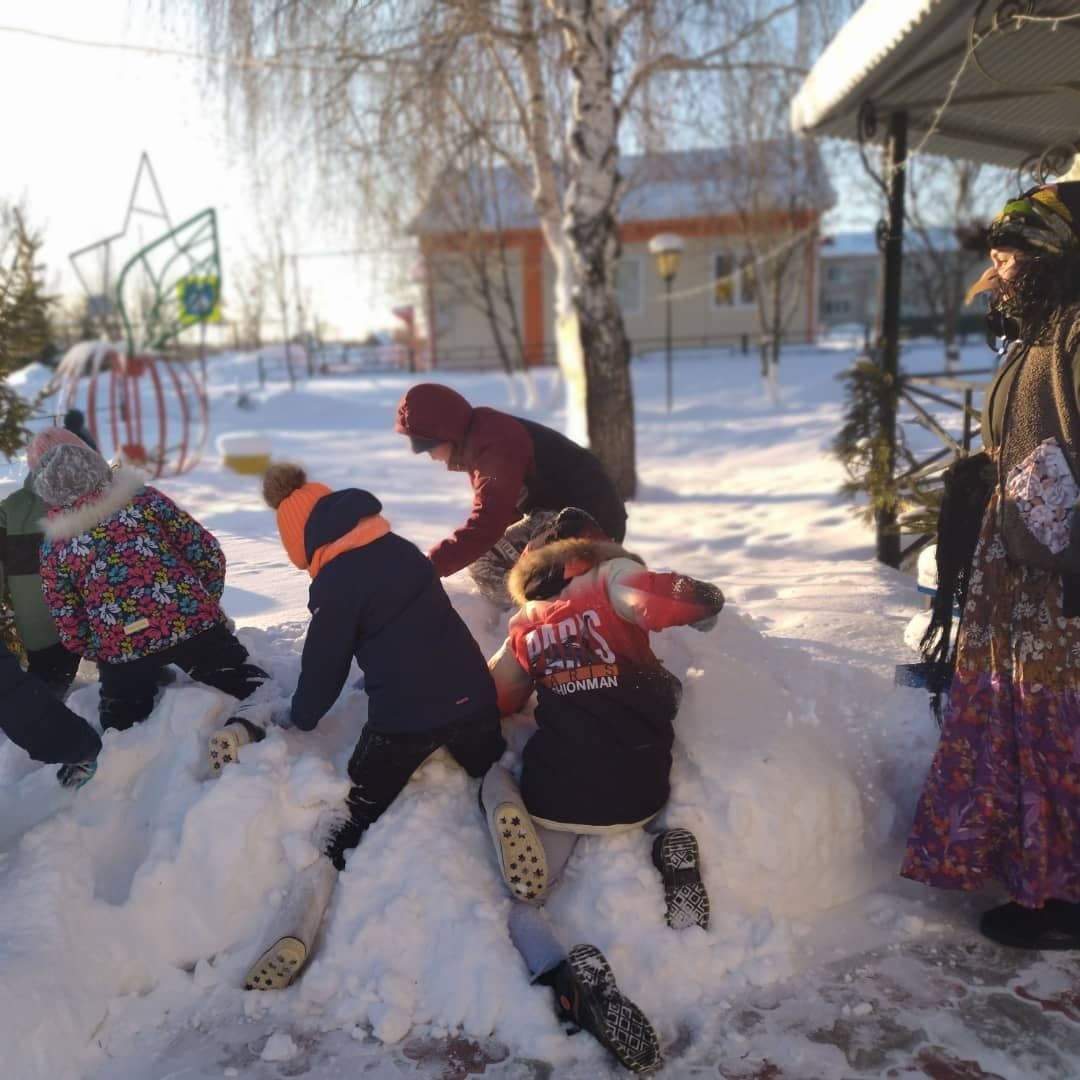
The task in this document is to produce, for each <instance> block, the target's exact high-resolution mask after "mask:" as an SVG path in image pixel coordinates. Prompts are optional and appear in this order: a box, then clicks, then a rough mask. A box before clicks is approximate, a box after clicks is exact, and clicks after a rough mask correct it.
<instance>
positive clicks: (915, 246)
mask: <svg viewBox="0 0 1080 1080" xmlns="http://www.w3.org/2000/svg"><path fill="white" fill-rule="evenodd" d="M926 240H927V241H929V245H928V244H927V243H926V242H924V240H923V236H922V234H921V233H919V232H917V231H916V230H914V229H909V230H907V233H906V236H905V238H904V254H905V255H910V254H913V253H918V252H919V251H925V250H927V247H928V246H929V247H930V248H932V249H933V250H934V251H956V250H958V249H959V247H960V243H959V241H958V240H957V238H956V230H955V229H948V228H944V227H941V226H936V225H935V226H932V227H930V228H928V229H927V230H926ZM820 251H821V258H822V259H843V258H849V257H852V256H859V255H872V256H873V257H874V258H881V249H880V248H879V247H878V242H877V234H876V233H874V232H873V231H872V230H869V229H868V230H865V231H863V232H837V233H827V234H826V235H825V236H823V237H822V239H821V248H820Z"/></svg>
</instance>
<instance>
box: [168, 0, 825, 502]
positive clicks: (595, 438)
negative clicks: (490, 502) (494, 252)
mask: <svg viewBox="0 0 1080 1080" xmlns="http://www.w3.org/2000/svg"><path fill="white" fill-rule="evenodd" d="M164 2H165V4H166V6H173V7H176V6H179V5H180V4H181V3H182V2H183V0H164ZM192 2H193V3H195V4H197V5H198V7H199V8H200V11H201V17H200V19H199V25H200V27H201V29H202V31H203V33H204V35H205V39H206V43H207V45H208V46H209V48H210V50H211V51H212V52H214V53H218V54H224V55H225V56H226V57H227V58H228V59H229V61H230V63H228V64H227V65H226V66H225V67H224V71H225V77H226V81H227V84H228V85H229V86H230V87H232V88H234V89H237V90H239V91H241V92H242V94H243V97H244V100H245V101H246V103H247V105H248V108H249V117H250V118H251V119H252V120H253V122H254V123H256V124H259V123H261V124H262V125H263V130H264V131H268V130H270V129H271V128H272V127H273V122H274V121H278V122H280V124H281V126H280V127H279V129H278V134H279V135H281V134H285V135H287V136H288V137H290V138H293V139H298V138H299V137H301V136H303V137H306V138H307V139H308V140H309V143H310V146H311V147H312V148H313V149H314V151H315V152H316V153H317V154H318V155H319V157H320V160H321V162H322V164H323V166H324V169H325V167H327V166H332V167H334V168H331V169H330V170H329V171H328V172H326V175H335V176H337V177H340V178H341V179H342V181H343V183H342V184H340V185H339V187H340V190H341V192H342V193H345V192H347V193H348V198H349V199H350V200H353V201H355V200H363V201H364V203H365V208H366V210H367V211H368V212H371V211H372V210H374V209H375V208H376V207H382V208H384V209H385V208H387V207H388V206H389V205H391V204H395V205H396V206H397V208H398V212H400V211H401V209H402V204H403V203H404V204H410V205H411V207H412V208H415V207H416V206H417V205H418V204H419V202H420V200H421V198H422V195H423V194H424V193H426V190H427V189H428V188H429V187H430V185H431V183H433V182H434V181H435V180H436V179H437V177H438V176H439V175H440V173H441V172H442V170H443V169H444V168H445V167H446V166H447V165H448V164H450V162H447V161H446V160H437V159H436V156H435V155H432V154H431V152H430V151H431V146H432V140H431V137H430V136H431V133H432V132H437V133H438V135H439V141H440V142H441V143H443V144H444V145H452V144H453V143H454V141H455V138H454V136H457V137H459V138H461V139H463V140H473V139H482V140H484V141H485V142H486V143H487V144H488V145H489V146H490V148H491V151H492V152H493V153H494V154H496V155H497V156H498V157H499V158H500V159H501V160H502V161H504V162H505V163H506V165H507V166H508V167H509V168H510V169H511V170H512V171H513V172H514V174H515V175H516V176H517V178H518V179H519V181H520V182H521V184H522V185H523V187H524V189H525V190H527V191H529V193H530V195H531V198H532V203H533V208H534V210H535V213H536V217H537V220H538V222H539V225H540V229H541V231H542V233H543V237H544V240H545V243H546V246H547V250H548V252H549V254H550V257H551V259H552V261H553V263H554V266H555V282H556V285H555V307H556V316H557V319H558V320H559V323H560V333H559V342H558V343H559V359H560V365H561V367H562V368H563V371H564V374H565V375H566V376H567V384H568V387H569V388H570V390H571V391H573V390H574V388H577V391H576V393H572V394H571V399H570V400H569V401H568V411H569V412H570V413H571V414H573V413H574V412H575V411H577V409H578V408H579V407H580V406H582V405H583V406H584V408H583V410H582V411H583V412H584V417H585V423H584V427H585V431H584V433H583V434H585V435H587V438H588V441H589V443H590V445H591V446H592V448H593V450H594V451H595V452H596V453H597V455H598V456H599V457H600V459H601V460H602V461H603V462H604V464H605V465H606V466H607V468H608V470H609V471H610V472H611V475H612V477H613V479H614V480H615V482H616V484H617V485H618V487H619V489H620V491H621V492H622V493H623V494H624V495H625V496H631V495H633V493H634V490H635V485H636V476H635V446H634V421H633V396H632V391H631V383H630V369H629V345H628V341H627V337H626V332H625V328H624V326H623V320H622V315H621V313H620V311H619V306H618V302H617V298H616V290H615V268H616V262H617V259H618V254H619V237H618V207H619V202H620V194H621V190H622V177H621V176H620V174H619V134H620V123H621V121H622V118H623V117H624V116H626V115H627V114H628V113H629V112H631V111H634V110H639V111H640V114H641V116H642V117H643V118H644V119H643V120H642V124H643V126H644V127H650V126H651V127H652V129H653V130H659V128H660V127H661V126H662V124H663V120H662V115H661V114H662V113H663V112H664V111H665V110H667V111H668V112H670V113H674V112H677V110H678V107H679V106H680V104H682V103H680V102H676V101H673V100H671V99H670V98H668V96H667V95H666V94H664V93H662V92H654V90H655V87H654V83H655V81H656V80H667V79H670V78H671V77H673V76H674V75H676V74H678V73H680V72H690V71H696V72H701V73H705V74H707V73H709V72H711V71H716V70H724V69H727V68H728V67H730V65H731V64H732V63H733V62H741V61H740V60H738V58H737V55H736V54H737V53H738V50H739V47H740V46H741V45H743V44H744V43H745V42H747V41H749V40H752V39H753V38H754V37H755V36H756V35H757V34H759V33H760V32H761V31H762V30H763V29H764V28H766V27H768V26H770V25H771V24H773V23H774V22H776V21H778V20H781V19H783V18H784V17H785V16H787V15H789V14H791V13H793V12H794V11H796V9H798V8H799V7H800V6H801V4H802V3H804V2H809V0H774V2H773V4H772V5H771V6H766V5H761V8H760V10H754V11H749V13H748V5H747V4H746V3H744V2H743V0H623V2H622V3H612V2H609V0H504V2H497V0H488V2H485V0H367V2H365V3H357V2H347V0H232V2H231V3H229V4H227V5H222V4H220V3H219V2H218V0H188V3H192ZM721 14H723V16H724V18H722V19H721V18H719V17H718V16H719V15H721ZM755 62H756V63H767V62H769V61H768V60H765V61H762V60H758V61H755ZM567 99H569V109H568V110H566V111H564V110H563V109H562V108H561V107H560V104H561V103H562V102H564V101H566V100H567ZM659 103H663V108H661V107H660V104H659ZM286 125H287V126H286ZM406 216H407V215H406ZM569 426H570V429H571V433H572V434H576V435H580V434H582V433H581V432H578V431H575V427H577V426H579V425H576V424H575V423H574V422H573V420H571V423H570V425H569Z"/></svg>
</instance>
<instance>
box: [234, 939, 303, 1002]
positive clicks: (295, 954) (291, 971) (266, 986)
mask: <svg viewBox="0 0 1080 1080" xmlns="http://www.w3.org/2000/svg"><path fill="white" fill-rule="evenodd" d="M307 954H308V951H307V946H306V945H305V944H304V943H303V942H302V941H301V940H300V939H299V938H295V937H284V938H281V939H280V940H279V941H275V942H274V944H273V945H271V946H270V948H269V949H267V950H266V952H264V953H263V954H262V956H260V957H259V959H258V960H256V961H255V963H254V964H253V965H252V966H251V968H250V969H249V971H248V973H247V977H246V978H245V979H244V987H245V988H246V989H248V990H284V989H285V987H287V986H288V985H289V984H290V983H291V982H292V981H293V979H295V978H296V976H297V975H299V974H300V972H301V970H302V969H303V967H304V961H305V960H307Z"/></svg>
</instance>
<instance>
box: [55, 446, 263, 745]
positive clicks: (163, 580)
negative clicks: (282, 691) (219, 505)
mask: <svg viewBox="0 0 1080 1080" xmlns="http://www.w3.org/2000/svg"><path fill="white" fill-rule="evenodd" d="M34 490H35V491H36V492H37V494H38V495H40V496H41V500H42V502H43V503H44V504H45V506H46V507H47V508H48V518H47V520H46V522H45V541H44V543H43V544H42V547H41V586H42V591H43V592H44V595H45V601H46V603H47V605H48V608H49V614H50V615H51V616H52V619H53V622H55V624H56V629H57V633H58V634H59V635H60V640H61V642H62V643H63V644H64V647H65V648H67V649H68V650H69V651H70V652H73V653H76V654H78V655H80V656H85V657H86V658H87V659H89V660H96V661H97V664H98V672H99V675H100V677H101V706H100V710H101V712H100V715H101V726H102V728H103V729H105V728H117V729H119V730H124V729H126V728H129V727H131V725H132V724H137V723H139V722H140V721H142V720H145V719H146V718H147V717H148V716H149V715H150V713H151V711H152V710H153V707H154V698H155V695H156V694H157V690H158V686H159V684H160V682H161V675H162V669H163V668H164V667H165V666H166V665H168V664H176V665H177V666H178V667H180V668H182V669H183V670H184V671H186V672H187V673H188V674H189V675H190V676H191V677H192V678H193V679H195V680H196V681H198V682H202V683H206V684H208V685H209V686H213V687H216V688H217V689H218V690H222V691H224V692H225V693H226V694H231V695H232V696H233V697H235V698H239V699H241V700H243V699H245V698H248V697H250V696H251V695H252V694H253V693H254V692H255V690H256V689H257V688H258V687H259V685H260V684H261V683H262V682H263V681H264V680H265V679H266V678H267V674H266V672H265V671H263V670H262V669H261V668H258V667H256V666H255V665H254V664H252V663H250V662H249V661H248V654H247V650H246V649H245V648H244V646H243V645H241V644H240V642H239V641H237V639H236V636H235V635H234V634H233V633H232V631H231V630H229V629H228V626H227V625H226V619H225V615H224V613H223V612H222V610H221V604H220V603H219V601H220V599H221V591H222V589H223V587H224V585H225V556H224V555H223V554H222V551H221V546H220V545H219V544H218V542H217V540H216V539H214V537H213V536H212V535H211V534H210V533H209V532H207V531H206V529H204V528H203V527H202V526H201V525H200V524H199V523H198V522H197V521H195V519H194V518H192V517H191V516H189V515H188V514H186V513H185V512H184V511H183V510H181V509H180V508H179V507H178V506H177V505H176V504H175V503H174V502H173V501H172V500H171V499H170V498H168V496H166V495H163V494H162V493H161V492H160V491H158V490H156V489H155V488H152V487H150V486H148V485H147V484H145V483H144V480H143V476H142V474H141V473H139V472H137V471H135V470H134V469H129V468H121V469H118V470H116V471H115V472H114V471H112V470H110V468H109V466H108V464H107V463H106V461H105V459H104V458H103V457H102V456H101V455H100V454H99V453H97V451H95V450H91V449H90V448H89V447H88V446H80V445H70V444H67V443H63V444H60V445H57V446H54V447H53V448H52V449H51V450H48V451H47V452H46V453H45V454H44V455H43V456H42V458H41V460H40V461H39V462H38V466H37V468H36V470H35V471H34Z"/></svg>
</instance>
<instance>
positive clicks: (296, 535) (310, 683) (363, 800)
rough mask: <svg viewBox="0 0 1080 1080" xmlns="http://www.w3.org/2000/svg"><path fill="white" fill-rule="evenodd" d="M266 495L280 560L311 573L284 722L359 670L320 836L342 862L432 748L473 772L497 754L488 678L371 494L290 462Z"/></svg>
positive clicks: (312, 708)
mask: <svg viewBox="0 0 1080 1080" xmlns="http://www.w3.org/2000/svg"><path fill="white" fill-rule="evenodd" d="M263 495H264V497H265V499H266V502H267V504H268V505H269V506H270V507H271V508H272V509H274V510H276V511H277V523H278V530H279V532H280V534H281V539H282V542H283V544H284V546H285V551H286V553H287V554H288V556H289V559H290V560H291V561H292V563H293V564H294V565H295V566H297V567H299V568H300V569H304V570H307V571H308V573H309V574H310V575H311V590H310V594H309V601H308V607H309V609H310V611H311V624H310V626H309V628H308V633H307V638H306V640H305V642H304V652H303V657H302V660H301V670H300V679H299V682H298V683H297V686H296V692H295V693H294V694H293V699H292V709H291V721H292V724H293V725H294V726H295V727H298V728H300V729H301V730H304V731H310V730H311V729H312V728H314V727H315V725H316V724H318V722H319V720H320V719H321V718H322V717H323V716H324V715H325V714H326V712H327V711H328V710H329V709H330V707H331V706H332V705H333V704H334V702H335V701H336V700H337V697H338V695H339V694H340V693H341V690H342V688H343V687H344V685H345V681H346V679H347V678H348V675H349V668H350V665H351V663H352V660H353V659H354V658H355V660H356V662H357V664H359V666H360V668H361V669H362V670H363V672H364V689H365V690H366V692H367V696H368V718H367V723H366V724H365V726H364V729H363V731H362V732H361V735H360V741H359V742H358V743H357V745H356V749H355V750H354V751H353V755H352V758H351V759H350V761H349V779H350V780H351V781H352V787H351V788H350V790H349V794H348V796H347V798H346V810H347V814H346V815H345V816H344V817H341V818H339V820H338V821H337V822H335V823H334V825H333V827H332V828H331V829H330V830H329V831H328V835H327V836H326V837H325V838H324V839H325V845H324V852H325V854H326V855H327V857H328V858H329V859H330V860H331V862H333V864H334V865H335V866H336V867H337V868H338V869H339V870H340V869H343V868H344V865H345V852H346V851H348V850H350V849H351V848H354V847H355V846H356V845H357V844H358V843H359V841H360V837H361V836H362V835H363V833H364V831H365V830H366V829H367V828H368V827H369V826H370V825H371V824H372V823H373V822H374V821H375V820H376V819H377V818H378V817H379V815H380V814H382V813H383V811H385V810H386V809H387V807H389V806H390V804H391V803H392V802H393V801H394V799H395V798H396V797H397V795H398V793H399V792H400V791H401V789H402V788H403V787H404V786H405V785H406V783H408V780H409V777H410V776H411V775H412V774H413V772H414V771H415V770H416V769H417V768H418V767H419V766H420V765H421V764H423V762H424V760H425V759H426V758H427V757H429V756H430V755H431V754H432V753H433V752H434V751H435V750H437V749H438V748H439V747H440V746H445V747H446V748H447V749H448V750H449V751H450V753H451V754H452V755H453V757H454V758H455V759H456V760H457V761H458V762H459V763H460V764H461V765H462V766H463V767H464V768H465V770H466V771H467V772H468V773H469V775H470V776H474V777H481V776H483V775H484V773H485V772H486V771H487V769H488V768H489V767H490V766H491V765H492V764H493V763H494V762H495V761H497V760H498V759H499V757H500V756H501V755H502V752H503V750H504V749H505V744H504V742H503V738H502V734H501V731H500V727H499V710H498V706H497V704H496V700H495V684H494V682H493V680H492V677H491V674H490V673H489V671H488V668H487V664H486V662H485V660H484V655H483V653H482V652H481V651H480V646H479V645H477V643H476V641H475V640H474V639H473V636H472V634H470V633H469V629H468V627H467V626H466V625H465V623H464V622H463V621H462V619H461V617H460V616H459V615H458V614H457V612H456V611H455V610H454V608H453V607H452V606H451V604H450V599H449V597H448V596H447V595H446V591H445V590H444V589H443V587H442V584H441V583H440V582H439V578H438V575H437V573H436V571H435V568H434V567H433V566H432V564H431V561H430V560H429V559H427V558H426V557H425V556H424V555H423V554H422V553H421V552H420V551H419V550H418V549H417V548H416V547H415V546H414V545H413V544H411V543H410V542H409V541H408V540H405V539H403V538H402V537H400V536H398V535H396V534H395V533H393V532H391V531H390V524H389V522H388V521H387V520H386V519H385V518H384V517H383V516H382V515H381V513H380V511H381V510H382V504H381V503H380V502H379V500H378V499H376V498H375V496H374V495H372V494H370V493H369V492H367V491H362V490H360V489H358V488H346V489H345V490H343V491H331V490H330V489H329V488H328V487H326V485H325V484H313V483H308V481H307V477H306V475H305V474H304V471H303V469H301V468H299V466H296V465H289V464H276V465H272V466H271V467H270V469H269V470H268V471H267V473H266V476H265V478H264V481H263ZM241 741H243V736H242V735H241Z"/></svg>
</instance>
